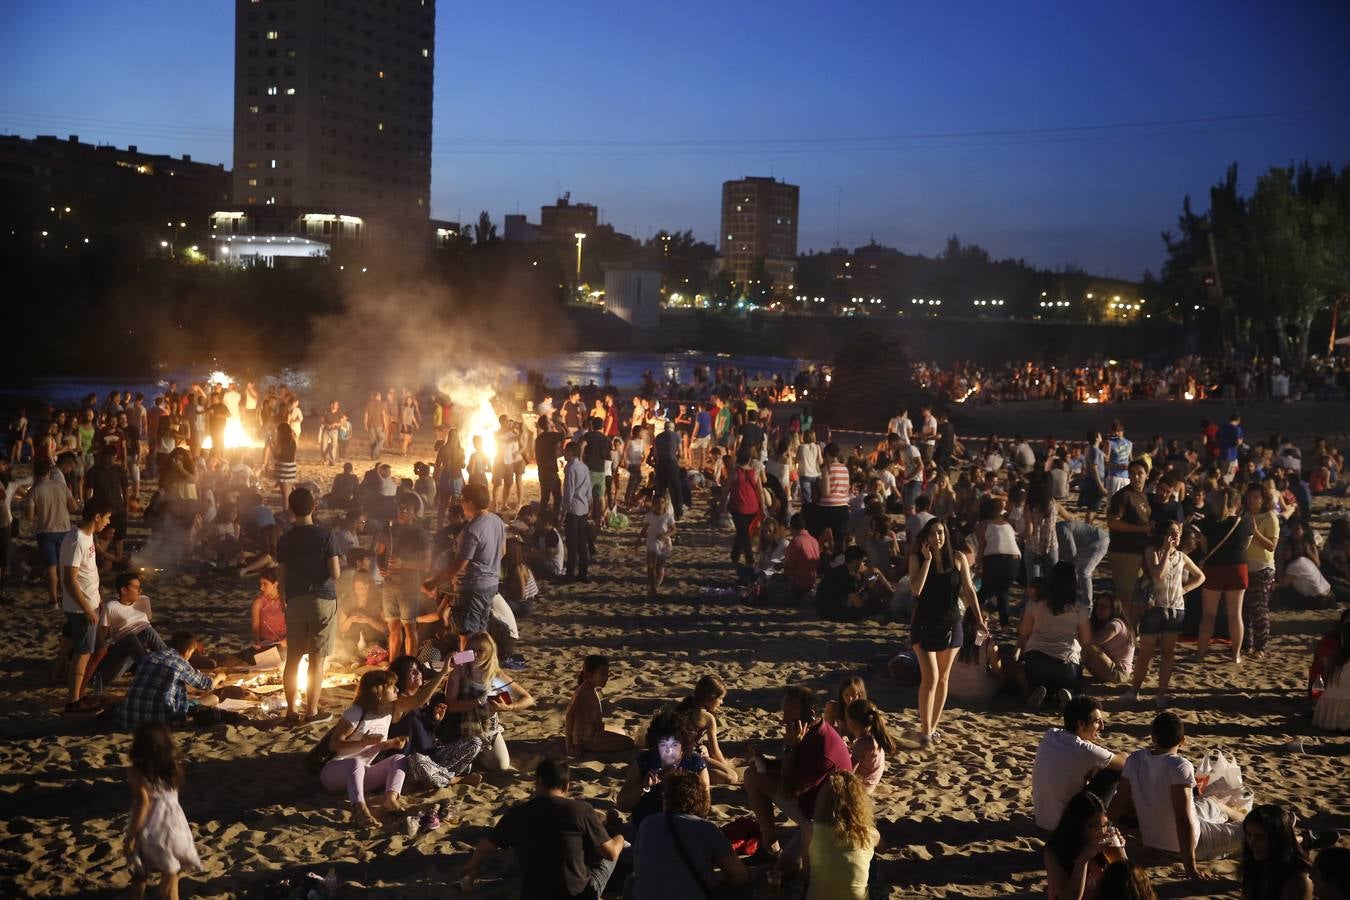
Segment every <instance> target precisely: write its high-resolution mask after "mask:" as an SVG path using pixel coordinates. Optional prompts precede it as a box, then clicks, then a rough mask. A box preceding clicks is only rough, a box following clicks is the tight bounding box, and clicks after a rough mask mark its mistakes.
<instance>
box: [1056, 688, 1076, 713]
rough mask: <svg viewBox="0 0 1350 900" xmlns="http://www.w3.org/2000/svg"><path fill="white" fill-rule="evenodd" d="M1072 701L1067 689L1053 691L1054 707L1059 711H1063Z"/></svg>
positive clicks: (1071, 695)
mask: <svg viewBox="0 0 1350 900" xmlns="http://www.w3.org/2000/svg"><path fill="white" fill-rule="evenodd" d="M1072 699H1073V694H1071V693H1069V691H1068V689H1067V688H1060V689H1059V690H1057V691H1055V706H1056V707H1057V708H1059V709H1063V708H1064V706H1065V705H1067V704H1068V702H1069V701H1070V700H1072Z"/></svg>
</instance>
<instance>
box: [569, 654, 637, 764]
mask: <svg viewBox="0 0 1350 900" xmlns="http://www.w3.org/2000/svg"><path fill="white" fill-rule="evenodd" d="M608 681H609V660H608V659H606V658H605V657H603V656H600V655H599V654H596V653H592V654H590V655H589V656H587V657H586V658H585V659H584V660H583V661H582V663H581V674H580V676H579V677H578V679H577V688H576V690H575V691H573V692H572V699H571V701H569V702H568V704H567V714H566V716H565V717H564V719H563V738H564V740H565V741H566V744H567V752H568V754H570V755H571V756H581V755H582V754H583V753H596V754H604V753H627V752H628V751H630V750H632V749H633V739H632V738H630V737H629V736H628V733H627V732H626V731H624V730H623V728H622V727H620V726H618V725H606V724H605V710H604V701H603V700H601V698H600V691H602V690H603V689H604V687H605V684H606V682H608Z"/></svg>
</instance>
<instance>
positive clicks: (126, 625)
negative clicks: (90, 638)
mask: <svg viewBox="0 0 1350 900" xmlns="http://www.w3.org/2000/svg"><path fill="white" fill-rule="evenodd" d="M101 624H102V628H101V634H100V638H101V643H102V644H103V648H102V649H101V650H100V651H99V652H100V654H101V659H100V660H99V661H98V664H97V667H96V671H95V673H94V674H95V676H96V677H97V678H99V679H100V680H101V681H102V682H103V683H104V684H106V683H107V682H110V681H115V680H117V679H118V678H119V677H121V675H122V674H123V673H125V672H126V670H127V669H130V668H131V667H132V665H133V664H134V663H135V662H136V660H138V659H140V658H141V657H142V656H145V655H146V654H148V653H154V652H156V651H158V650H166V649H168V645H167V644H165V643H164V639H163V638H161V637H160V636H159V632H157V631H155V627H154V625H152V624H151V611H150V598H149V597H144V596H142V595H141V577H140V576H139V575H137V574H136V573H135V572H123V573H122V574H121V575H118V576H117V599H116V600H114V601H113V602H111V603H105V604H103V621H102V623H101Z"/></svg>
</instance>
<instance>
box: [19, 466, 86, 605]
mask: <svg viewBox="0 0 1350 900" xmlns="http://www.w3.org/2000/svg"><path fill="white" fill-rule="evenodd" d="M78 508H79V507H77V506H76V504H75V497H74V495H73V494H71V492H70V488H69V487H68V486H67V484H66V480H65V478H63V477H62V476H61V473H60V472H58V471H53V466H52V462H51V460H48V459H38V460H35V461H34V462H33V487H32V488H31V489H30V490H29V491H28V497H27V498H26V499H25V500H24V512H25V515H26V516H27V518H28V520H29V521H30V522H32V523H33V533H34V534H35V535H36V536H37V546H38V552H39V554H41V556H42V565H43V567H44V568H45V569H46V570H47V596H48V598H49V599H50V600H51V604H52V606H56V605H58V604H59V603H60V602H61V593H60V582H59V579H58V570H57V566H58V564H59V563H60V557H61V542H62V541H63V540H64V539H65V536H66V534H67V533H68V532H69V531H70V514H71V513H73V512H75V510H76V509H78Z"/></svg>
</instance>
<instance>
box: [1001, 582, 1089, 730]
mask: <svg viewBox="0 0 1350 900" xmlns="http://www.w3.org/2000/svg"><path fill="white" fill-rule="evenodd" d="M1077 590H1078V579H1077V576H1076V575H1075V574H1074V569H1073V563H1069V562H1057V563H1055V564H1054V565H1053V566H1052V567H1051V568H1050V576H1049V578H1047V579H1046V580H1045V596H1044V597H1043V598H1041V597H1038V598H1036V599H1035V600H1032V601H1031V602H1029V603H1028V604H1027V608H1026V611H1025V612H1024V613H1023V614H1022V622H1021V624H1020V625H1019V626H1018V629H1017V646H1018V648H1019V649H1020V650H1021V651H1022V655H1021V662H1022V671H1023V673H1024V674H1025V676H1026V683H1027V686H1028V687H1030V688H1031V695H1030V696H1029V697H1028V698H1027V707H1028V708H1029V709H1040V707H1041V704H1042V703H1044V702H1045V695H1046V692H1047V691H1050V690H1053V691H1054V692H1055V694H1054V697H1055V702H1056V704H1057V705H1059V706H1063V705H1064V704H1066V703H1068V702H1069V700H1070V699H1072V697H1073V695H1074V692H1075V691H1077V690H1078V681H1079V679H1080V678H1081V677H1082V674H1083V666H1082V652H1083V651H1082V648H1083V647H1086V646H1089V645H1090V644H1091V643H1092V631H1091V627H1090V625H1089V624H1088V621H1089V616H1090V615H1091V613H1090V611H1089V610H1088V609H1087V608H1086V607H1083V606H1081V605H1080V604H1079V603H1078V602H1077Z"/></svg>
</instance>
